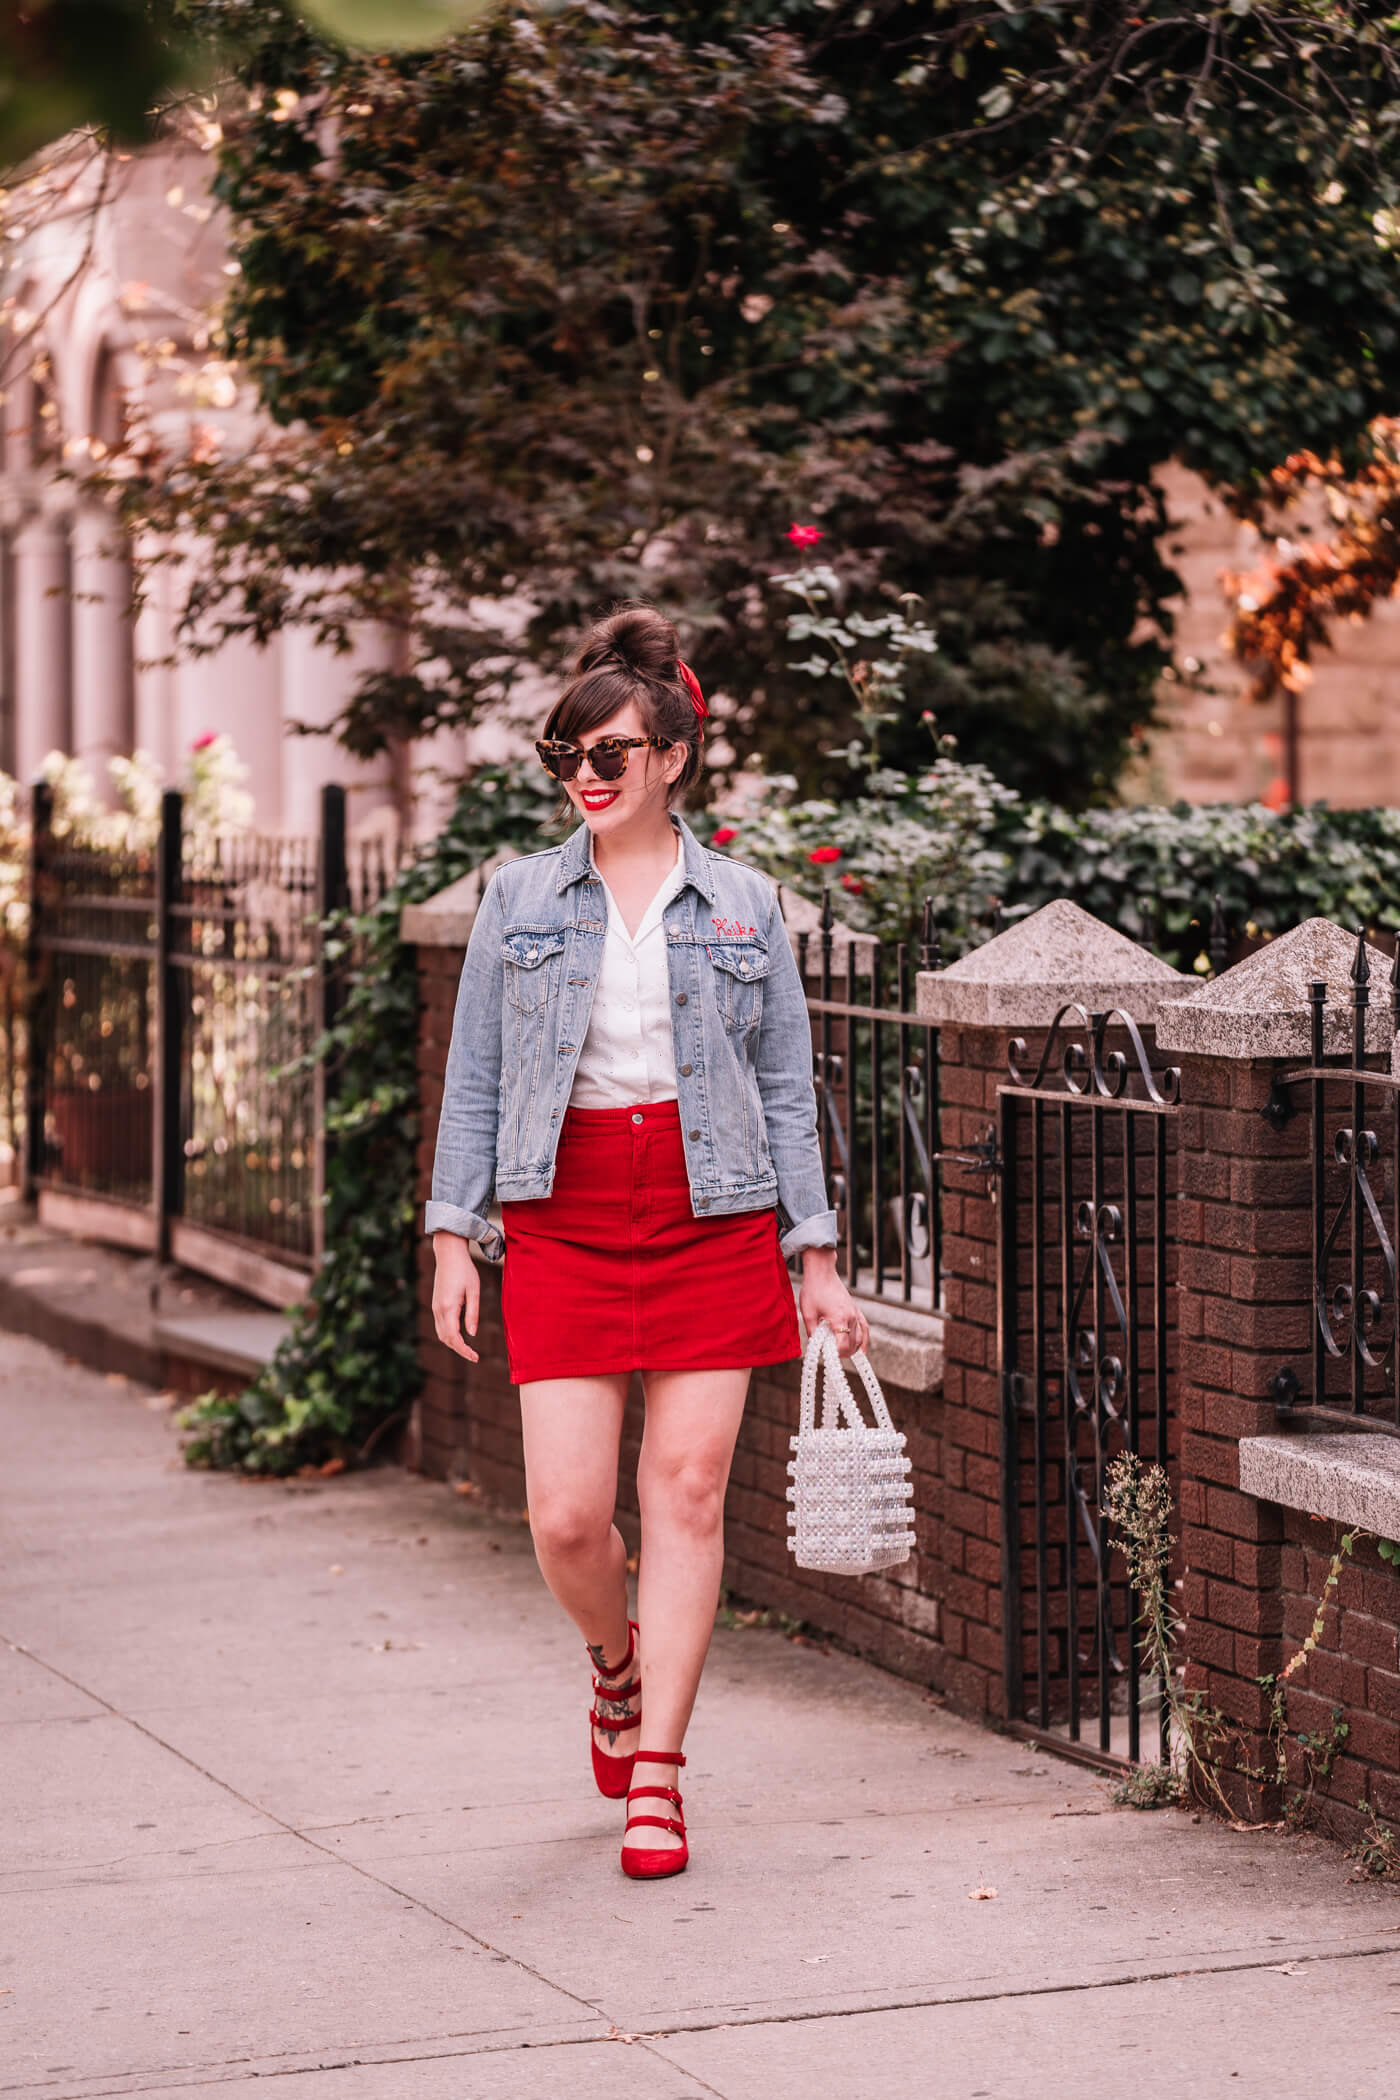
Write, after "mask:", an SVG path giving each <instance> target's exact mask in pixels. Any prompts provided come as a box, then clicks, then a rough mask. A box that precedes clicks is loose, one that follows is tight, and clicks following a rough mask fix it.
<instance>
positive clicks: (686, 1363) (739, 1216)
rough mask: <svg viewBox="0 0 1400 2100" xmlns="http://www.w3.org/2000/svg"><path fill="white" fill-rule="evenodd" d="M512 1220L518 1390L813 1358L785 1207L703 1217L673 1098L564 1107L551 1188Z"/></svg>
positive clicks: (510, 1306) (513, 1359)
mask: <svg viewBox="0 0 1400 2100" xmlns="http://www.w3.org/2000/svg"><path fill="white" fill-rule="evenodd" d="M501 1222H502V1225H503V1227H504V1230H505V1240H506V1256H505V1270H504V1274H503V1278H502V1283H501V1307H502V1314H503V1318H504V1321H505V1330H506V1353H507V1356H508V1359H509V1363H510V1375H511V1378H512V1380H513V1382H514V1383H515V1384H516V1385H525V1384H528V1383H529V1382H530V1381H532V1380H534V1379H539V1378H584V1377H587V1376H589V1375H590V1374H591V1373H594V1372H600V1371H717V1370H739V1369H745V1368H751V1367H752V1366H754V1365H756V1364H777V1363H786V1362H787V1361H788V1359H789V1358H790V1357H794V1356H800V1355H801V1353H802V1344H801V1341H800V1339H799V1336H798V1331H797V1313H796V1309H795V1307H794V1305H793V1300H792V1283H791V1280H790V1278H789V1276H788V1271H787V1264H786V1263H785V1261H784V1260H783V1256H782V1253H781V1250H780V1248H779V1245H778V1215H777V1212H776V1211H774V1210H750V1211H740V1212H738V1213H736V1214H735V1215H734V1216H732V1217H727V1218H697V1217H696V1216H695V1214H694V1212H693V1211H692V1209H691V1205H690V1184H689V1181H688V1179H687V1177H686V1170H685V1150H684V1146H683V1144H682V1140H681V1126H680V1109H679V1107H678V1105H677V1103H676V1102H674V1101H654V1102H648V1101H643V1102H639V1103H638V1104H637V1105H636V1106H635V1107H632V1108H569V1109H566V1110H565V1111H564V1127H563V1129H562V1131H561V1132H560V1136H559V1149H558V1153H557V1155H556V1158H555V1166H554V1188H553V1192H552V1193H551V1194H550V1195H548V1196H545V1197H541V1198H539V1199H537V1200H536V1201H535V1202H532V1203H503V1204H502V1205H501Z"/></svg>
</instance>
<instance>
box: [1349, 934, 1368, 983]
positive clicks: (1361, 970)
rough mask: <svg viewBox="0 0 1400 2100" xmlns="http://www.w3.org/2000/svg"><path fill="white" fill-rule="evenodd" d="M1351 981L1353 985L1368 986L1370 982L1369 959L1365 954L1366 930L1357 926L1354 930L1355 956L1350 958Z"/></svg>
mask: <svg viewBox="0 0 1400 2100" xmlns="http://www.w3.org/2000/svg"><path fill="white" fill-rule="evenodd" d="M1351 981H1352V983H1353V984H1369V983H1370V982H1371V958H1370V956H1369V955H1368V954H1367V953H1366V929H1365V927H1364V926H1358V927H1357V929H1356V954H1355V955H1354V956H1353V957H1352V963H1351Z"/></svg>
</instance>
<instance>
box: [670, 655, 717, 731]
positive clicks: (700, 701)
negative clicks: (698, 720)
mask: <svg viewBox="0 0 1400 2100" xmlns="http://www.w3.org/2000/svg"><path fill="white" fill-rule="evenodd" d="M676 669H677V670H678V671H679V672H680V674H681V684H682V685H683V686H684V687H685V689H686V691H687V692H688V693H689V695H690V698H691V703H692V705H693V706H694V709H695V712H696V714H697V715H701V716H704V715H707V714H708V713H709V712H710V710H709V708H708V707H706V705H705V695H704V694H703V693H702V692H701V690H700V681H699V679H698V678H697V677H696V675H695V673H694V672H693V671H692V670H691V668H690V665H689V664H686V663H682V662H681V659H680V658H679V657H677V658H676Z"/></svg>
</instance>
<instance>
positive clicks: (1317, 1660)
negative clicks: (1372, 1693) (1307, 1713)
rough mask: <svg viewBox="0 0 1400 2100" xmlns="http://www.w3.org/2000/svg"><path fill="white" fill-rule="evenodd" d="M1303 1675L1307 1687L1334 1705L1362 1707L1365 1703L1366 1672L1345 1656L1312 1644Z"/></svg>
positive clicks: (1358, 1664) (1303, 1668)
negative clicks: (1312, 1647) (1333, 1653)
mask: <svg viewBox="0 0 1400 2100" xmlns="http://www.w3.org/2000/svg"><path fill="white" fill-rule="evenodd" d="M1302 1675H1303V1677H1304V1680H1305V1682H1306V1684H1307V1687H1308V1689H1309V1691H1312V1692H1316V1694H1317V1695H1318V1697H1319V1698H1320V1699H1327V1700H1330V1701H1331V1702H1332V1704H1333V1705H1334V1706H1342V1707H1348V1706H1354V1707H1359V1708H1364V1706H1365V1704H1366V1672H1365V1670H1364V1668H1363V1667H1362V1665H1361V1664H1360V1663H1356V1662H1349V1661H1348V1660H1347V1659H1346V1657H1345V1656H1341V1655H1331V1654H1329V1653H1328V1652H1327V1650H1326V1649H1325V1648H1314V1650H1313V1652H1312V1654H1311V1655H1310V1656H1309V1657H1308V1659H1307V1661H1306V1662H1305V1663H1304V1664H1303V1667H1302Z"/></svg>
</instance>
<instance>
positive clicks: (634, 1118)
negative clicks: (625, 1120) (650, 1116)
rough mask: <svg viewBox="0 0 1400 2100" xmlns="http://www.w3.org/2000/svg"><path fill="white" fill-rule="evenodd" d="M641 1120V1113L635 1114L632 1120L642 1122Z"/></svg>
mask: <svg viewBox="0 0 1400 2100" xmlns="http://www.w3.org/2000/svg"><path fill="white" fill-rule="evenodd" d="M641 1120H642V1119H641V1117H640V1115H634V1116H633V1118H632V1121H633V1122H634V1123H640V1122H641Z"/></svg>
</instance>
